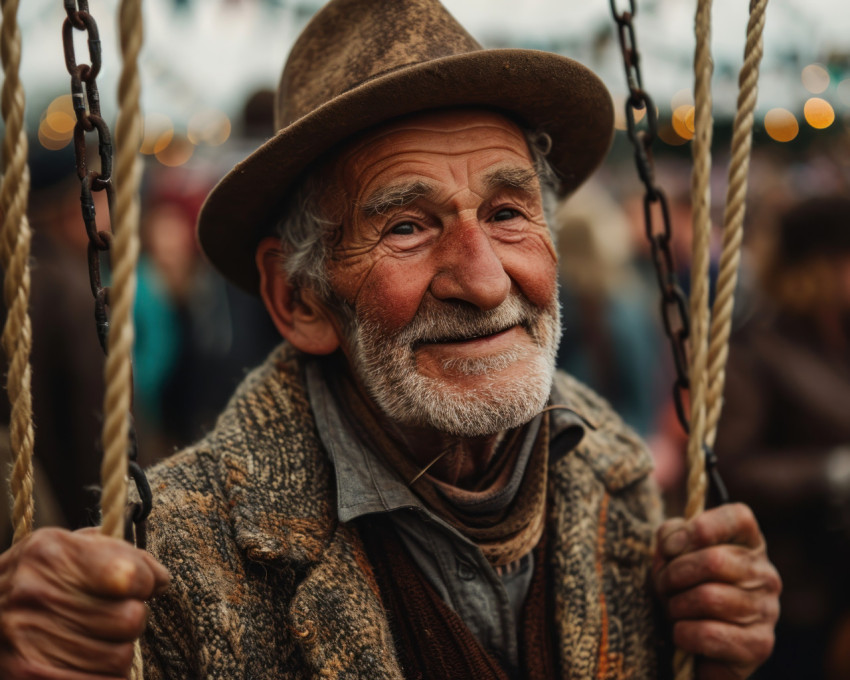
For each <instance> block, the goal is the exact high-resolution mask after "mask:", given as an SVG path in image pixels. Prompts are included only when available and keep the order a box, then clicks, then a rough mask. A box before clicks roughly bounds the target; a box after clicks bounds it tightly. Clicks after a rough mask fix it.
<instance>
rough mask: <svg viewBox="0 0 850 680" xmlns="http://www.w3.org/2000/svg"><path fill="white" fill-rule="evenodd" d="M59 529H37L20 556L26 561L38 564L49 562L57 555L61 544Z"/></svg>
mask: <svg viewBox="0 0 850 680" xmlns="http://www.w3.org/2000/svg"><path fill="white" fill-rule="evenodd" d="M62 533H63V532H62V531H61V530H60V529H50V528H45V529H38V530H37V531H34V532H33V533H32V534H31V535H30V536H29V538H28V539H27V542H26V545H25V546H24V547H23V549H22V556H23V558H24V559H26V560H34V561H39V562H51V561H52V560H53V559H54V558H55V557H56V555H57V553H58V549H59V546H60V544H61V542H62V538H61V534H62Z"/></svg>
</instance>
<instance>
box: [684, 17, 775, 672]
mask: <svg viewBox="0 0 850 680" xmlns="http://www.w3.org/2000/svg"><path fill="white" fill-rule="evenodd" d="M766 7H767V0H751V1H750V18H749V21H748V24H747V41H746V47H745V49H744V64H743V66H742V67H741V73H740V75H739V78H738V88H739V92H738V108H737V112H736V114H735V122H734V126H733V134H732V154H731V156H732V157H731V161H730V166H729V183H728V187H727V191H726V202H725V209H724V216H723V251H722V253H721V257H720V272H719V274H718V280H717V292H716V297H715V301H714V307H713V310H712V314H711V327H710V329H708V328H707V326H708V322H709V311H708V269H709V257H710V254H709V246H710V233H711V222H710V216H709V206H710V189H709V180H710V173H711V85H710V82H711V71H712V62H711V51H710V35H711V1H710V0H699V3H698V6H697V16H696V38H697V48H696V55H695V59H694V69H695V76H696V80H695V85H694V96H695V101H696V116H695V128H696V131H695V136H694V144H693V155H694V174H693V182H692V195H693V205H694V244H693V248H694V250H693V253H694V254H693V264H692V271H691V286H692V293H691V302H690V304H691V310H692V314H693V317H692V318H693V326H692V334H691V341H692V345H691V352H692V354H691V375H690V380H691V430H690V436H689V439H688V498H687V504H686V506H685V517H686V518H687V519H691V518H693V517H694V516H696V515H697V514H698V513H700V512H702V510H703V508H704V506H705V491H706V478H705V455H704V447H706V446H708V447H711V446H713V445H714V439H715V436H716V433H717V423H718V420H719V419H720V412H721V410H722V408H723V385H724V381H725V375H726V373H725V366H726V359H727V356H728V353H729V335H730V332H731V326H732V310H733V307H734V293H735V286H736V283H737V277H738V265H739V264H740V260H741V243H742V241H743V225H744V212H745V207H746V193H747V173H748V170H749V160H750V150H751V147H752V129H753V112H754V111H755V104H756V95H757V90H758V88H757V85H758V69H759V64H760V62H761V57H762V53H763V50H762V33H763V29H764V15H765V8H766ZM709 337H710V345H709ZM673 668H674V673H675V677H676V680H689V679H690V678H692V677H693V673H694V660H693V656H691V655H689V654H686V653H684V652H682V651H681V650H676V653H675V655H674V658H673Z"/></svg>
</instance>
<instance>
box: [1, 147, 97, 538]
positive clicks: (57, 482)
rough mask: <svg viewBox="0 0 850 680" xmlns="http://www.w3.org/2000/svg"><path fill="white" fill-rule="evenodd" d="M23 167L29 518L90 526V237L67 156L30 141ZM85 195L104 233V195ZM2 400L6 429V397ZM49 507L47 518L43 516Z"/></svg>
mask: <svg viewBox="0 0 850 680" xmlns="http://www.w3.org/2000/svg"><path fill="white" fill-rule="evenodd" d="M95 157H96V154H95ZM29 164H30V173H31V193H30V196H29V204H28V211H27V212H28V216H29V220H30V227H31V229H32V232H33V237H32V257H33V264H32V269H31V289H30V319H31V322H32V354H31V357H30V361H31V365H32V399H33V401H32V409H33V421H34V426H35V451H34V459H35V465H36V468H37V469H36V480H37V484H38V487H39V488H40V489H41V492H40V494H39V499H38V501H39V502H38V503H37V506H38V508H37V511H36V512H37V513H39V514H37V515H36V520H37V522H38V523H39V524H41V525H58V526H64V527H67V528H72V529H76V528H79V527H85V526H90V525H92V524H94V523H96V522H97V504H98V498H99V496H98V493H97V485H98V484H99V480H100V459H101V453H100V451H101V446H100V433H101V427H102V418H101V413H102V411H103V394H104V386H103V362H104V358H103V351H102V350H101V348H100V344H99V343H98V339H97V332H96V330H95V323H94V314H93V310H94V298H93V297H92V293H91V287H90V284H89V273H88V271H89V270H88V261H87V256H86V247H87V245H88V236H87V235H86V229H85V225H84V223H83V217H82V212H81V207H80V180H79V178H78V177H77V175H76V173H75V162H74V152H73V149H72V148H71V147H70V146H69V147H66V148H65V149H63V150H61V151H48V150H46V149H44V148H43V147H42V146H41V145H40V144H38V143H37V142H35V141H34V142H33V143H32V144H31V145H30V157H29ZM92 197H93V199H94V201H95V209H96V219H97V223H98V226H99V227H100V228H101V229H105V228H108V226H109V211H108V208H107V205H106V194H105V192H103V191H101V192H93V194H92ZM4 316H5V313H4ZM4 395H5V392H4ZM2 401H3V410H4V414H3V420H4V422H5V423H8V418H9V415H8V408H9V405H8V401H7V398H6V397H5V396H4V397H3V399H2ZM5 469H6V468H5V466H4V470H5ZM50 507H52V508H53V511H52V512H49V513H46V512H45V510H46V509H47V508H50Z"/></svg>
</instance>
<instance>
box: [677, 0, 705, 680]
mask: <svg viewBox="0 0 850 680" xmlns="http://www.w3.org/2000/svg"><path fill="white" fill-rule="evenodd" d="M695 33H696V51H695V54H694V102H695V111H694V139H693V157H694V167H693V173H692V176H691V195H692V203H693V228H694V234H693V238H694V242H693V261H692V263H691V299H690V308H691V363H690V395H691V412H690V433H689V437H688V483H687V488H688V496H687V502H686V505H685V518H686V519H692V518H693V517H695V516H696V515H698V514H699V513H700V512H702V510H703V508H704V507H705V490H706V486H707V484H706V476H705V458H704V456H703V448H702V447H703V441H704V433H705V394H706V364H707V360H708V330H709V328H708V327H709V312H708V271H709V259H710V253H709V247H710V237H711V215H710V207H711V190H710V179H711V136H712V126H713V123H712V116H711V75H712V71H713V64H712V61H711V44H710V43H711V0H699V1H698V3H697V12H696V20H695ZM673 669H674V674H675V677H676V680H689V679H690V678H692V677H693V674H694V659H693V656H691V655H690V654H687V653H685V652H683V651H681V650H679V649H677V650H676V653H675V654H674V657H673Z"/></svg>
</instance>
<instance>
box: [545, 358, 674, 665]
mask: <svg viewBox="0 0 850 680" xmlns="http://www.w3.org/2000/svg"><path fill="white" fill-rule="evenodd" d="M555 397H556V398H557V399H559V400H560V403H564V404H566V405H567V406H569V407H570V408H571V409H573V410H574V411H575V412H577V413H579V414H581V416H582V417H583V418H584V419H585V420H586V421H587V422H588V423H591V424H592V427H591V428H590V429H589V430H588V431H587V433H586V434H585V437H584V438H583V439H582V441H581V443H580V444H579V445H578V446H577V447H576V449H575V450H574V451H573V453H572V454H570V455H567V456H564V457H562V458H561V459H559V460H553V461H552V462H551V467H550V479H551V482H550V490H551V494H552V497H551V505H550V512H551V517H550V518H549V522H550V527H551V531H552V533H551V537H552V538H551V546H552V552H551V558H550V559H551V568H552V577H553V590H554V592H553V596H554V603H555V621H556V624H555V625H556V638H557V641H558V648H559V649H558V651H559V655H560V665H561V668H562V670H563V676H564V677H565V678H587V677H596V678H606V679H607V678H612V679H613V678H625V677H651V676H652V674H653V671H652V670H651V669H652V668H653V664H654V648H653V646H652V642H651V641H652V639H653V633H654V631H653V627H652V619H651V616H648V615H647V612H652V605H651V595H650V592H649V590H648V588H647V583H646V578H647V576H648V565H649V560H650V554H649V549H650V544H651V540H652V533H653V530H654V527H655V526H656V524H657V522H658V521H659V520H660V507H653V504H652V502H649V507H650V516H646V517H644V516H641V514H640V513H641V511H640V508H644V507H646V506H645V505H644V502H646V501H647V500H648V499H651V498H653V497H654V496H653V492H652V491H651V484H650V483H649V481H648V479H647V475H648V474H649V472H650V471H651V469H652V461H651V458H650V456H649V453H648V451H647V450H646V448H645V446H644V445H643V443H642V442H641V441H640V439H639V438H638V437H637V436H636V435H631V434H630V433H629V431H628V429H627V428H625V426H623V424H622V423H621V422H620V421H619V419H618V417H617V416H616V415H615V414H613V412H612V411H611V410H610V408H609V407H608V406H607V405H605V404H604V403H602V402H601V400H600V399H599V398H598V397H597V396H596V395H594V394H593V393H592V392H590V390H588V389H587V388H586V387H585V386H583V385H581V384H580V383H578V382H576V381H575V380H573V379H572V378H569V377H567V376H565V375H563V374H560V375H559V376H558V379H557V381H556V385H555ZM644 494H646V495H644ZM629 498H631V502H630V501H629V500H628V499H629ZM656 505H657V504H656ZM644 619H646V620H644ZM634 628H639V629H640V630H639V631H638V632H635V631H634V630H633V629H634ZM627 667H628V668H627Z"/></svg>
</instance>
